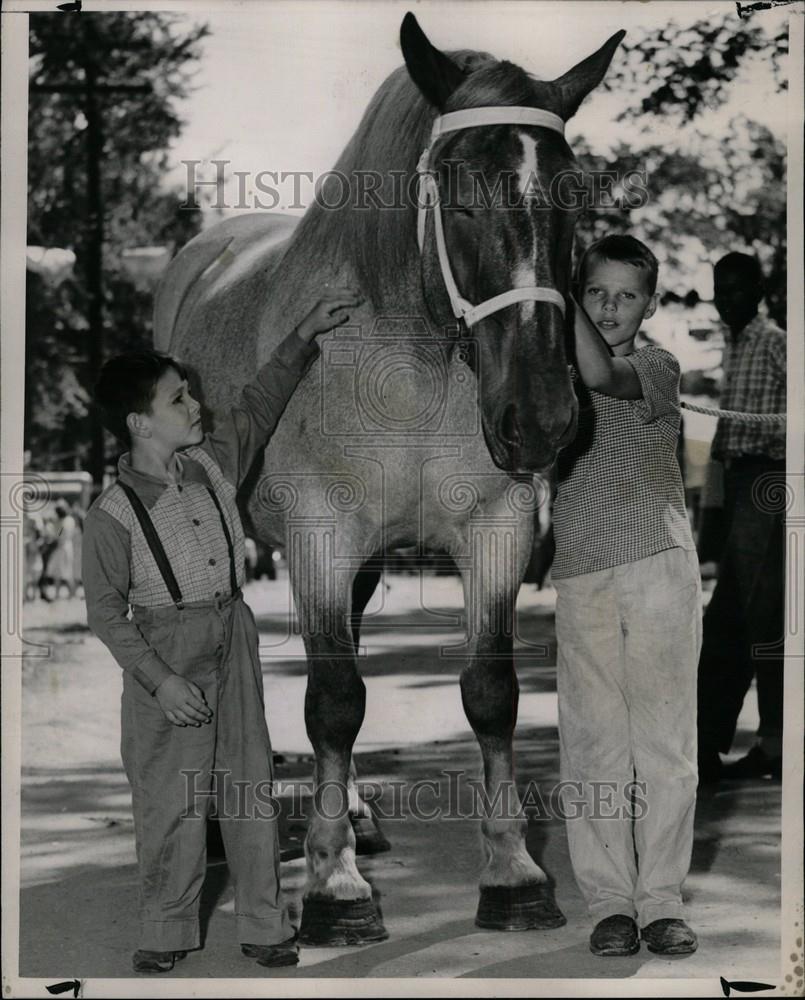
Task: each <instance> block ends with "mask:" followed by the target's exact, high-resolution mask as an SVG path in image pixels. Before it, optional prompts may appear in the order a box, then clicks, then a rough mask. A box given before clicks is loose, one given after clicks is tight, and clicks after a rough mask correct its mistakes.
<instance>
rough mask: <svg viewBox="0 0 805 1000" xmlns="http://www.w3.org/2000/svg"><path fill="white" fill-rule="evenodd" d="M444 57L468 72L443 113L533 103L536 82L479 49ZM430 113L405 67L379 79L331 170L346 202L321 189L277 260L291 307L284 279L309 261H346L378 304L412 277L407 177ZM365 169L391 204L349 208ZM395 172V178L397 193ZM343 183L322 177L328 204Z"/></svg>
mask: <svg viewBox="0 0 805 1000" xmlns="http://www.w3.org/2000/svg"><path fill="white" fill-rule="evenodd" d="M449 55H450V58H451V59H453V61H454V62H456V63H458V65H459V66H461V67H462V69H464V70H465V71H467V72H468V74H469V75H468V76H467V78H466V80H465V81H464V82H463V83H462V84H461V86H460V87H459V88H458V89H457V90H456V91H455V92H454V94H453V95H452V96H451V98H450V100H449V101H448V104H447V107H446V110H459V109H461V108H467V107H478V106H483V105H484V104H507V105H517V104H532V103H533V102H534V99H535V92H536V91H537V89H538V88H539V86H540V85H539V84H537V83H536V82H535V81H534V79H533V78H532V77H530V76H529V75H528V74H527V73H526V72H525V71H524V70H522V69H521V68H520V67H518V66H515V65H513V64H512V63H509V62H498V61H497V60H496V59H495V58H494V57H493V56H491V55H489V54H487V53H483V52H473V51H459V52H451V53H449ZM542 86H543V87H544V86H546V85H544V84H543V85H542ZM548 86H550V85H548ZM435 116H436V110H435V109H434V108H433V107H432V106H431V105H429V104H428V103H427V102H426V100H425V99H424V97H422V95H421V94H420V92H419V90H418V88H417V87H416V86H415V84H414V83H413V82H412V80H411V78H410V76H409V74H408V70H407V69H406V67H405V66H401V67H400V68H399V69H397V70H395V71H394V72H393V73H391V75H390V76H388V77H387V78H386V80H385V81H384V82H383V83H382V84H381V86H380V87H379V88H378V90H377V92H376V93H375V95H374V97H373V98H372V100H371V101H370V102H369V106H368V107H367V109H366V111H365V113H364V115H363V118H362V119H361V122H360V124H359V125H358V128H357V130H356V131H355V134H354V135H353V136H352V138H351V139H350V141H349V143H348V144H347V146H346V148H345V149H344V151H343V153H342V154H341V156H340V157H339V159H338V162H337V163H336V165H335V168H334V173H335V174H336V175H337V176H338V175H340V177H341V178H345V179H346V181H347V182H348V184H349V185H350V188H349V195H350V202H349V204H348V206H347V207H346V208H343V209H338V208H336V209H334V208H328V207H325V205H322V204H321V192H320V193H319V197H318V198H317V200H316V202H314V204H313V205H311V207H310V208H309V209H308V211H307V212H306V213H305V215H304V217H303V219H302V221H301V222H300V223H299V225H298V227H297V228H296V230H295V231H294V234H293V237H292V240H291V243H290V246H289V247H288V250H287V252H286V255H285V258H284V260H283V265H282V271H283V272H284V275H288V276H290V277H291V279H292V280H291V281H290V282H289V283H286V282H285V281H283V282H282V284H283V286H284V287H283V288H281V289H278V291H279V293H280V295H283V297H285V296H286V295H287V297H288V299H289V301H288V306H289V307H291V302H290V296H291V295H292V294H293V290H292V288H290V287H288V284H290V285H293V284H295V282H294V281H293V278H294V277H296V276H299V278H302V277H303V276H304V275H306V274H309V273H310V270H311V267H313V266H315V267H316V268H317V270H319V271H320V272H325V271H327V270H328V265H331V266H330V271H331V272H332V271H334V270H335V266H336V262H342V261H346V262H347V263H348V264H349V265H351V268H352V270H353V271H354V273H355V275H356V276H357V279H358V281H359V282H360V286H361V288H362V290H363V291H364V293H365V294H366V295H367V296H368V297H369V298H370V300H371V302H372V303H373V305H374V306H375V308H376V309H382V308H383V306H384V305H387V304H389V303H390V302H392V301H394V298H395V295H394V293H395V291H396V293H397V298H399V293H400V292H401V291H402V289H403V287H404V285H405V279H406V276H411V275H415V274H417V273H418V268H419V260H418V257H419V254H418V248H417V243H416V203H415V191H416V189H415V187H413V184H412V182H411V178H412V177H413V176H414V175H415V174H416V166H417V162H418V160H419V157H420V155H421V153H422V150H423V149H424V148H425V146H426V145H427V143H428V140H429V138H430V130H431V126H432V123H433V119H434V118H435ZM365 171H371V172H372V173H373V174H375V175H377V176H378V177H379V178H381V180H382V183H381V184H380V185H379V186H378V188H377V189H376V197H377V198H378V199H379V200H380V202H381V204H382V205H388V204H393V205H394V206H395V207H392V208H384V207H379V206H377V205H374V206H373V207H368V208H355V207H354V204H355V200H356V195H355V191H356V176H357V175H356V172H365ZM392 172H395V173H396V175H397V178H396V193H395V178H394V174H393V173H392ZM401 178H402V180H401ZM331 180H332V178H331ZM343 185H344V181H343V180H340V181H339V180H333V183H332V185H331V186H330V187H328V184H327V181H325V184H324V187H323V192H324V194H325V202H326V203H328V204H330V205H332V204H338V203H339V196H343V192H344V190H345V188H344V187H343ZM409 192H410V193H409ZM342 200H343V197H342Z"/></svg>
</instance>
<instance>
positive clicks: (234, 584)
mask: <svg viewBox="0 0 805 1000" xmlns="http://www.w3.org/2000/svg"><path fill="white" fill-rule="evenodd" d="M207 492H208V493H209V494H210V496H211V497H212V502H213V503H214V504H215V506H216V507H217V509H218V514H219V516H220V518H221V527H222V528H223V529H224V538H226V547H227V548H228V549H229V592H230V594H234V593H235V591H236V590H237V589H238V580H237V576H236V575H235V551H234V549H233V548H232V538H231V536H230V534H229V527H228V526H227V523H226V518H225V517H224V512H223V511H222V510H221V505H220V503H219V502H218V497H217V496H216V495H215V490H214V489H213V488H212V487H211V486H208V487H207Z"/></svg>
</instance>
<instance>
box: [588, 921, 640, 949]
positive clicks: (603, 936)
mask: <svg viewBox="0 0 805 1000" xmlns="http://www.w3.org/2000/svg"><path fill="white" fill-rule="evenodd" d="M590 951H591V952H592V953H593V955H603V956H607V957H609V956H617V955H635V954H637V952H638V951H640V940H639V938H638V936H637V924H636V923H635V922H634V920H632V918H631V917H627V916H626V915H625V914H623V913H616V914H615V915H614V916H612V917H605V918H604V919H603V920H599V921H598V923H597V924H596V925H595V927H594V928H593V932H592V934H591V935H590Z"/></svg>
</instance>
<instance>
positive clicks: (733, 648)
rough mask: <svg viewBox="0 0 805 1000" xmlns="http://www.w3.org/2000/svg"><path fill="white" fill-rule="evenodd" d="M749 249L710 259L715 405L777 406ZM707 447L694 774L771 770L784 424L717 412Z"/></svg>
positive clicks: (777, 751)
mask: <svg viewBox="0 0 805 1000" xmlns="http://www.w3.org/2000/svg"><path fill="white" fill-rule="evenodd" d="M762 299H763V275H762V272H761V269H760V264H759V263H758V261H757V260H756V258H754V257H750V256H748V255H747V254H742V253H729V254H727V255H726V257H722V259H721V260H719V261H718V263H717V264H716V265H715V268H714V301H715V306H716V309H717V310H718V313H719V316H720V317H721V319H722V321H723V322H724V323H725V324H726V326H727V327H728V328H729V335H728V336H727V337H726V345H727V346H726V348H725V357H724V383H723V388H722V393H721V404H720V405H721V407H722V408H723V409H726V410H738V411H740V412H746V413H783V412H784V411H785V394H786V370H785V357H786V337H785V333H784V331H783V330H781V329H780V328H779V327H778V326H776V325H775V324H774V323H773V322H772V321H771V320H770V319H769V318H768V316H766V315H765V314H764V313H762V312H760V311H759V306H760V303H761V300H762ZM712 456H713V458H714V459H716V460H718V461H720V462H722V463H723V466H724V519H725V522H726V523H725V525H724V527H725V531H726V540H725V543H724V549H723V552H722V555H721V558H720V561H719V568H718V582H717V584H716V588H715V590H714V592H713V596H712V598H711V600H710V604H709V606H708V608H707V611H706V613H705V616H704V635H703V643H702V651H701V656H700V659H699V683H698V740H699V780H700V782H702V783H705V784H706V783H713V782H716V781H718V780H719V778H730V779H745V778H756V777H768V776H771V777H778V778H779V777H780V774H781V769H782V734H783V658H782V652H783V651H782V637H783V615H784V600H785V588H784V582H783V567H784V562H783V514H782V511H781V510H777V509H774V508H775V507H778V506H779V505H775V504H769V503H768V502H764V496H765V497H767V498H771V497H773V496H774V495H775V493H777V495H779V492H778V491H779V490H780V489H781V487H782V486H783V485H784V484H783V477H784V475H785V426H784V424H782V423H761V424H752V423H746V422H739V421H735V420H724V419H721V420H719V423H718V427H717V429H716V434H715V438H714V439H713V446H712ZM753 676H754V677H756V679H757V698H758V711H759V715H760V727H759V729H758V733H757V742H756V744H755V745H754V746H753V747H752V749H751V750H750V751H749V753H748V754H747V755H746V756H745V757H742V758H741V759H740V760H738V761H737V762H735V763H732V764H726V765H725V764H724V763H723V762H722V761H721V757H720V756H719V754H722V753H724V754H726V753H729V751H730V748H731V746H732V741H733V738H734V736H735V728H736V724H737V721H738V715H739V714H740V711H741V706H742V705H743V701H744V697H745V696H746V692H747V691H748V689H749V686H750V684H751V683H752V678H753Z"/></svg>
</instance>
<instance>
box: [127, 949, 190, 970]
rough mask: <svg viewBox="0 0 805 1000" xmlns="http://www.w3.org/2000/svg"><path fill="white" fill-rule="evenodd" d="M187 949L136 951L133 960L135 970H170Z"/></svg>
mask: <svg viewBox="0 0 805 1000" xmlns="http://www.w3.org/2000/svg"><path fill="white" fill-rule="evenodd" d="M186 954H187V952H186V951H135V952H134V955H133V957H132V960H131V964H132V967H133V968H134V971H135V972H170V971H171V969H172V968H173V966H174V964H175V963H176V962H179V961H181V959H183V958H184V957H185V955H186Z"/></svg>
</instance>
